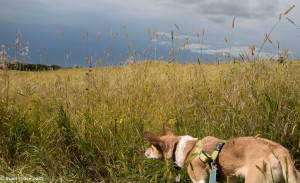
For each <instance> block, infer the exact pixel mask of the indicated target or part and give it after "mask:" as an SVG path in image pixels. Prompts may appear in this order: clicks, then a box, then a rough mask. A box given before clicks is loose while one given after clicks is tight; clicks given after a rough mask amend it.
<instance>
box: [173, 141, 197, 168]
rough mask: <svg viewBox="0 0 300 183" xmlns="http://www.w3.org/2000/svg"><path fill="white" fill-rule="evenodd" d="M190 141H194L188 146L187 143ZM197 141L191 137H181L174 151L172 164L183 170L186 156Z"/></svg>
mask: <svg viewBox="0 0 300 183" xmlns="http://www.w3.org/2000/svg"><path fill="white" fill-rule="evenodd" d="M190 141H194V143H192V145H188V146H187V144H188V142H190ZM197 141H198V139H197V138H193V137H191V136H181V138H180V140H179V142H178V144H177V147H176V149H175V151H174V152H175V153H174V154H175V157H174V158H175V159H174V160H175V161H174V164H175V165H177V166H178V167H180V168H184V164H185V161H186V159H187V158H188V157H187V156H188V155H189V154H190V152H191V150H192V149H193V147H194V146H195V144H196V143H197Z"/></svg>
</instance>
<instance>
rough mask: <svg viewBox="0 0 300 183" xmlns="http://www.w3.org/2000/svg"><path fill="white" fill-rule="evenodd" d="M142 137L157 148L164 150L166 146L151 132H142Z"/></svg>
mask: <svg viewBox="0 0 300 183" xmlns="http://www.w3.org/2000/svg"><path fill="white" fill-rule="evenodd" d="M144 137H145V138H146V139H147V140H148V141H149V142H150V143H151V144H152V145H154V146H155V147H156V148H157V149H161V150H165V149H166V147H167V146H166V144H165V142H164V141H162V140H161V139H160V138H159V137H157V136H155V135H153V134H152V133H149V132H144Z"/></svg>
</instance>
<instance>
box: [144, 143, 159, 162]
mask: <svg viewBox="0 0 300 183" xmlns="http://www.w3.org/2000/svg"><path fill="white" fill-rule="evenodd" d="M145 156H146V157H147V158H151V159H162V160H163V153H162V151H160V150H158V149H157V148H156V147H155V146H154V145H152V146H151V147H149V148H148V149H146V151H145Z"/></svg>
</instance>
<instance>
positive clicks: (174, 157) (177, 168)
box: [173, 142, 181, 170]
mask: <svg viewBox="0 0 300 183" xmlns="http://www.w3.org/2000/svg"><path fill="white" fill-rule="evenodd" d="M177 145H178V142H176V143H175V144H174V149H173V165H174V168H175V169H176V170H180V169H181V168H180V167H179V166H178V165H176V164H175V161H176V155H175V154H176V149H177Z"/></svg>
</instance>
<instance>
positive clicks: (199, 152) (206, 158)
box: [173, 140, 225, 182]
mask: <svg viewBox="0 0 300 183" xmlns="http://www.w3.org/2000/svg"><path fill="white" fill-rule="evenodd" d="M224 144H225V142H218V143H217V144H216V146H215V149H214V151H213V153H212V155H209V154H207V153H206V152H205V151H204V150H203V149H202V141H201V140H198V142H197V143H196V149H195V150H194V152H193V153H192V154H191V155H190V157H189V158H188V159H187V161H186V163H185V167H186V168H187V167H188V166H189V165H191V162H192V161H193V159H195V157H196V156H199V159H200V160H201V161H202V162H203V163H205V164H209V165H210V167H211V170H210V180H209V182H216V171H217V165H216V160H217V158H218V156H219V153H220V151H221V149H222V147H223V146H224ZM177 145H178V142H177V143H175V144H174V149H173V163H174V168H175V169H176V170H179V169H181V167H179V166H178V165H176V164H175V161H176V156H175V152H176V148H177ZM191 168H192V170H193V166H192V165H191ZM179 175H180V174H179ZM179 179H180V178H179Z"/></svg>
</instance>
